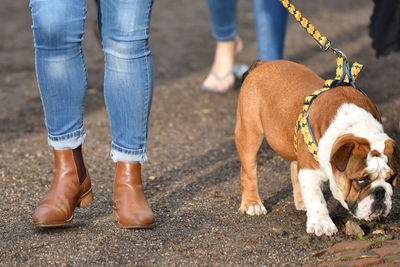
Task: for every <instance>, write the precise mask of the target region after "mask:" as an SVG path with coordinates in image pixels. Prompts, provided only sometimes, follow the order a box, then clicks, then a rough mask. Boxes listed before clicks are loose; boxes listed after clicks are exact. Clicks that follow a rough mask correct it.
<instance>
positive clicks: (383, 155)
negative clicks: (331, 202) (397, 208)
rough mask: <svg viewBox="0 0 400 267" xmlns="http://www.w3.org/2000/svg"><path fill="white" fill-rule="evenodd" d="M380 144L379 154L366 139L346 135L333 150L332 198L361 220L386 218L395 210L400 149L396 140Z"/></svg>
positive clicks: (336, 143)
mask: <svg viewBox="0 0 400 267" xmlns="http://www.w3.org/2000/svg"><path fill="white" fill-rule="evenodd" d="M381 143H382V144H381V146H379V147H380V148H381V149H380V150H381V151H378V150H377V149H375V147H377V146H376V144H373V148H371V144H370V142H369V141H368V140H367V139H364V138H360V137H356V136H354V135H353V134H346V135H343V136H341V137H340V138H338V139H337V140H336V142H335V144H334V145H333V148H332V152H331V160H330V162H331V166H332V174H333V177H332V179H331V180H330V188H331V191H332V194H333V196H334V197H335V198H336V199H338V200H339V201H340V202H341V203H342V205H343V206H344V207H345V208H347V209H348V210H349V211H350V212H351V213H352V214H353V215H354V216H355V217H357V218H358V219H365V220H374V219H379V218H382V217H386V216H387V215H388V214H389V212H390V209H391V207H392V200H391V196H392V194H393V188H394V187H395V185H396V180H397V171H396V170H397V166H398V162H399V156H398V149H397V147H396V143H395V142H394V141H393V140H390V139H386V140H383V141H382V142H381Z"/></svg>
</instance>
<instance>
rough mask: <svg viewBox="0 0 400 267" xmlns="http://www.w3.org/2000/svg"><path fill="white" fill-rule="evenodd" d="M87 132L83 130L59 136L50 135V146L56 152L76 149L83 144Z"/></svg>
mask: <svg viewBox="0 0 400 267" xmlns="http://www.w3.org/2000/svg"><path fill="white" fill-rule="evenodd" d="M85 137H86V132H85V130H84V129H83V128H81V129H79V130H76V131H74V132H71V133H68V134H63V135H59V136H54V135H50V134H49V135H48V144H49V145H50V146H52V147H53V148H54V149H56V150H66V149H75V148H77V147H78V146H80V145H82V144H83V141H84V140H85Z"/></svg>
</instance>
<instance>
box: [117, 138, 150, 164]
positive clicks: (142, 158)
mask: <svg viewBox="0 0 400 267" xmlns="http://www.w3.org/2000/svg"><path fill="white" fill-rule="evenodd" d="M111 147H112V148H111V153H110V156H111V158H112V160H113V161H114V162H118V161H123V162H138V163H140V164H143V163H145V162H146V161H147V149H146V148H143V149H136V150H132V149H124V148H121V147H119V146H117V145H115V144H114V143H113V144H112V146H111Z"/></svg>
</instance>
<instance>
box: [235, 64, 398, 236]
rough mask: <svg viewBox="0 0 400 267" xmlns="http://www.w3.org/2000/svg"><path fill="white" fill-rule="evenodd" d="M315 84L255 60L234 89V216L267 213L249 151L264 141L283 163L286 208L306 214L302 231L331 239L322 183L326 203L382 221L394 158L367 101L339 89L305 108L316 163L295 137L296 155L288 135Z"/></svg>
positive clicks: (303, 73) (298, 72)
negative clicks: (290, 200) (237, 200)
mask: <svg viewBox="0 0 400 267" xmlns="http://www.w3.org/2000/svg"><path fill="white" fill-rule="evenodd" d="M323 85H324V80H323V79H322V78H321V77H319V76H318V75H317V74H315V73H314V72H312V71H311V70H310V69H308V68H307V67H305V66H303V65H300V64H297V63H294V62H290V61H286V60H277V61H271V62H268V61H261V62H258V63H257V64H256V65H255V67H252V68H251V69H250V70H249V73H248V74H247V77H245V78H244V79H243V84H242V86H241V89H240V93H239V98H238V105H237V113H236V127H235V144H236V148H237V152H238V154H239V158H240V161H241V170H240V176H241V191H242V198H241V205H240V211H241V212H243V213H246V214H248V215H262V214H266V213H267V211H266V209H265V207H264V206H263V203H262V201H261V199H260V196H259V194H258V185H257V184H258V182H257V152H258V150H259V148H260V146H261V144H262V141H263V136H264V137H265V139H266V140H267V142H268V143H269V145H270V147H271V148H272V149H273V150H274V151H275V152H276V153H278V154H279V155H280V156H282V157H283V158H285V159H287V160H289V161H290V162H291V163H290V173H291V174H290V175H291V180H292V186H293V196H294V203H295V207H296V209H297V210H305V211H307V227H306V231H307V233H314V234H315V235H317V236H321V235H323V234H325V235H327V236H331V235H333V234H335V233H336V232H337V231H338V229H337V227H336V225H335V224H334V223H333V221H332V219H331V218H330V216H329V211H328V208H327V205H326V201H325V199H324V196H323V193H322V189H321V186H322V183H323V182H326V181H329V187H330V190H331V192H332V195H333V197H334V198H335V199H337V200H338V201H339V202H340V203H341V205H342V206H343V207H344V208H346V209H347V210H349V211H350V213H351V214H353V215H354V216H355V217H357V218H358V219H365V220H374V219H379V218H383V217H385V216H387V215H388V214H389V212H390V209H391V206H392V200H391V197H392V194H393V189H394V187H395V185H396V181H397V167H398V165H399V152H398V148H397V145H396V142H395V141H394V140H393V139H391V138H390V137H389V136H388V135H387V134H386V133H385V132H384V130H383V127H382V123H381V119H380V115H379V113H378V111H377V109H376V107H375V106H374V104H373V103H372V102H371V100H370V99H369V98H368V97H367V96H366V95H364V94H363V93H361V92H360V91H359V90H357V89H355V88H353V87H352V86H350V85H346V84H342V85H340V86H337V87H335V88H333V89H331V90H329V91H326V92H324V93H323V94H321V95H319V96H318V97H317V98H315V99H314V100H313V102H312V105H311V107H310V110H309V114H308V116H309V117H308V118H309V125H310V127H311V129H312V133H313V136H314V138H315V141H316V142H317V144H318V152H317V153H318V162H317V161H316V160H315V159H314V158H313V156H312V154H311V153H310V152H309V150H308V148H307V144H306V142H305V141H304V138H303V135H302V133H301V132H299V133H298V135H297V152H296V151H295V149H294V133H295V127H296V123H297V119H298V117H299V114H300V112H301V111H302V108H303V104H304V100H305V98H306V97H307V96H308V95H310V94H311V93H313V92H314V91H315V90H318V89H320V88H322V87H323Z"/></svg>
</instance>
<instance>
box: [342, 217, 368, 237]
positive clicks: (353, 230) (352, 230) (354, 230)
mask: <svg viewBox="0 0 400 267" xmlns="http://www.w3.org/2000/svg"><path fill="white" fill-rule="evenodd" d="M345 227H346V235H357V234H358V233H360V234H362V235H364V234H365V233H364V231H363V229H361V227H360V226H359V225H358V224H357V223H356V222H355V221H351V220H350V221H347V223H346V225H345Z"/></svg>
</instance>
